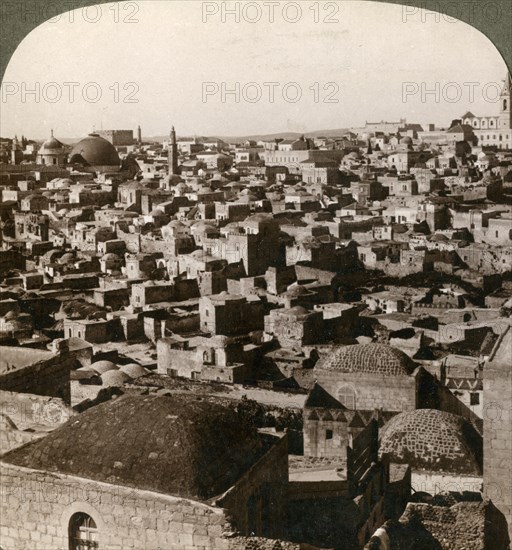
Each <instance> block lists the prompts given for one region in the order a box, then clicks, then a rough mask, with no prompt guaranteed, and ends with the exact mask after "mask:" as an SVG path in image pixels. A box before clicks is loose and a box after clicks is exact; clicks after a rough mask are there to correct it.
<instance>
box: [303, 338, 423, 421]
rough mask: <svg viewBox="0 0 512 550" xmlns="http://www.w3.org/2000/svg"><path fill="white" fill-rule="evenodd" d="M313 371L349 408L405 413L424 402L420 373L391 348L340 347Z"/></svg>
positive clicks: (324, 386)
mask: <svg viewBox="0 0 512 550" xmlns="http://www.w3.org/2000/svg"><path fill="white" fill-rule="evenodd" d="M313 370H314V377H315V379H316V381H317V383H318V384H320V385H321V386H322V387H323V388H324V389H326V390H327V391H328V392H329V393H330V394H331V395H332V396H333V397H335V398H336V399H338V400H339V401H340V402H341V403H342V404H343V405H344V406H346V407H347V408H348V409H352V410H356V409H362V410H373V409H376V408H382V409H383V410H385V411H395V412H402V411H403V410H414V409H416V408H417V407H418V405H419V403H420V402H421V396H420V392H419V386H420V375H419V370H418V369H416V368H415V365H414V363H413V362H412V361H411V359H410V358H409V357H408V356H407V355H406V354H405V353H403V352H402V351H400V350H398V349H396V348H392V347H391V346H386V345H384V344H364V345H363V344H356V345H350V346H337V347H335V348H334V350H333V351H332V352H331V353H327V354H326V355H324V356H323V357H322V358H320V360H319V361H318V363H317V364H316V365H315V368H314V369H313Z"/></svg>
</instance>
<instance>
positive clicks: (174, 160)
mask: <svg viewBox="0 0 512 550" xmlns="http://www.w3.org/2000/svg"><path fill="white" fill-rule="evenodd" d="M177 174H178V144H177V143H176V131H175V130H174V126H173V127H172V129H171V139H170V140H169V175H170V176H174V175H177Z"/></svg>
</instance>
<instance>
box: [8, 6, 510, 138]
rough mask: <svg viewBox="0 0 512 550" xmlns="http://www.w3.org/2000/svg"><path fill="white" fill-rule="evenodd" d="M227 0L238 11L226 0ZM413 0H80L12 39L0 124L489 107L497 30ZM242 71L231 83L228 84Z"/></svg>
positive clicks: (349, 120) (228, 129) (301, 122)
mask: <svg viewBox="0 0 512 550" xmlns="http://www.w3.org/2000/svg"><path fill="white" fill-rule="evenodd" d="M297 5H298V6H299V7H300V9H301V13H299V12H298V11H297V8H296V6H297ZM236 6H238V9H239V13H240V20H239V21H238V22H237V21H236V20H235V16H234V15H231V14H229V13H226V11H225V10H226V8H227V9H236ZM271 9H273V10H274V14H273V22H271V13H270V12H271ZM407 10H408V11H407ZM412 10H415V9H413V8H405V7H402V6H397V5H393V4H380V3H373V2H359V1H343V2H313V1H312V2H309V1H301V2H298V3H294V2H287V1H282V2H279V3H275V6H273V7H272V6H270V5H269V4H268V3H265V2H258V3H256V2H195V1H189V0H187V1H180V0H172V1H167V0H160V1H153V0H142V1H141V0H138V1H137V2H123V3H120V4H119V5H117V6H116V7H115V8H114V7H113V5H112V4H110V3H109V4H102V5H98V6H96V7H91V8H88V9H87V10H83V9H81V8H80V9H78V10H74V11H72V12H68V13H66V14H63V15H61V16H60V17H57V18H55V19H54V20H50V21H49V22H46V23H45V24H43V25H41V26H40V27H38V28H37V29H35V30H34V31H33V32H32V33H31V34H30V35H28V36H27V37H26V38H25V40H24V41H23V42H22V43H21V44H20V46H19V47H18V49H17V50H16V52H15V54H14V55H13V57H12V59H11V61H10V63H9V66H8V68H7V71H6V73H5V76H4V80H3V84H2V97H1V104H0V108H1V113H0V114H1V119H0V135H1V136H3V137H8V136H13V135H14V134H18V136H19V135H21V134H24V135H26V136H28V137H33V138H44V137H46V136H48V135H49V133H50V129H51V128H54V130H55V135H56V136H57V137H81V136H84V135H86V134H87V133H89V132H91V131H92V130H93V128H96V129H97V130H98V129H101V128H103V129H133V130H135V129H136V127H137V124H140V125H141V126H142V130H143V135H144V136H151V135H162V134H167V133H168V131H169V129H170V127H171V125H172V124H174V125H175V127H176V130H177V133H178V135H186V134H188V135H191V134H197V135H214V134H217V135H241V134H256V133H270V132H280V131H299V132H302V131H313V130H318V129H327V128H338V127H347V126H357V125H364V123H365V120H370V121H374V120H381V119H386V120H398V119H399V118H407V120H408V122H420V123H427V122H435V123H437V124H441V125H446V124H449V122H450V121H451V120H452V119H453V118H456V117H458V116H461V115H462V114H463V113H464V112H465V111H466V110H468V109H469V110H471V111H472V112H474V113H475V114H477V115H478V114H482V115H484V114H494V113H497V112H498V103H496V102H494V100H495V97H496V95H497V86H498V85H501V82H502V79H503V77H504V75H505V73H506V66H505V63H504V61H503V59H502V58H501V56H500V55H499V53H498V51H497V50H496V48H495V47H494V46H493V45H492V43H491V42H490V41H489V40H488V39H487V38H486V37H485V36H484V35H483V34H481V33H480V32H479V31H477V30H476V29H474V28H472V27H470V26H469V25H466V24H465V23H462V22H459V21H453V20H449V19H448V18H447V17H435V16H434V15H432V14H431V15H428V16H426V15H425V13H421V12H420V11H415V12H414V13H412ZM258 17H259V21H257V19H258ZM237 83H238V90H239V91H238V94H227V95H224V96H223V94H222V91H224V92H226V91H229V90H236V86H237ZM271 83H272V84H271ZM407 83H408V84H407ZM467 83H474V84H472V85H471V86H470V85H468V84H467ZM436 86H437V97H436V92H435V91H436ZM30 90H32V91H34V90H35V93H32V94H31V93H30ZM404 90H405V91H406V92H408V95H407V97H404ZM428 90H431V91H432V92H433V93H430V94H425V91H428ZM205 91H207V92H209V95H207V96H206V95H205ZM422 92H423V93H422ZM99 94H101V97H100V96H99ZM272 94H273V101H272ZM298 94H300V98H298ZM84 95H85V97H86V98H87V100H85V99H84ZM73 96H74V97H73ZM329 98H330V99H331V101H330V102H329V101H326V100H327V99H329ZM237 100H238V101H237ZM130 101H131V102H130Z"/></svg>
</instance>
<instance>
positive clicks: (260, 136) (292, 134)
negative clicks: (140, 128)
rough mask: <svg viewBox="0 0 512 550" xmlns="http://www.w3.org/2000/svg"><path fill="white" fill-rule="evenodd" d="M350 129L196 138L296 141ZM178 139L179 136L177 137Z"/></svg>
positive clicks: (148, 138) (146, 138) (157, 138)
mask: <svg viewBox="0 0 512 550" xmlns="http://www.w3.org/2000/svg"><path fill="white" fill-rule="evenodd" d="M349 130H350V129H349V128H337V129H334V130H332V129H331V130H315V131H313V132H278V133H275V134H253V135H244V136H221V135H218V136H198V137H210V138H212V137H217V138H220V139H222V140H224V141H226V142H228V143H241V142H242V141H246V140H248V139H250V140H253V141H263V140H264V141H268V140H272V139H277V138H283V139H298V138H300V137H301V136H305V137H310V138H315V137H320V136H322V137H328V138H330V137H339V136H341V135H343V134H346V133H347V132H348V131H349ZM143 139H144V141H158V142H162V141H167V140H168V139H169V136H168V135H165V136H143ZM178 139H179V136H178Z"/></svg>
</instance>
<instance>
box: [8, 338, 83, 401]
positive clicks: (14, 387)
mask: <svg viewBox="0 0 512 550" xmlns="http://www.w3.org/2000/svg"><path fill="white" fill-rule="evenodd" d="M5 349H7V348H4V350H5ZM4 350H2V352H3V351H4ZM25 351H26V350H23V351H20V350H19V353H25ZM27 351H32V350H27ZM2 352H0V353H2ZM74 362H75V359H74V357H73V356H72V355H69V354H59V355H53V356H52V357H50V358H48V359H43V360H41V361H37V362H35V363H33V364H29V365H27V366H24V367H21V368H18V369H16V370H11V371H10V372H6V373H4V374H2V375H1V376H0V389H1V390H5V391H11V392H17V393H33V394H36V395H48V396H51V397H60V398H62V399H64V400H65V401H67V402H69V396H70V391H69V373H70V371H71V368H72V366H73V364H74Z"/></svg>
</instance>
